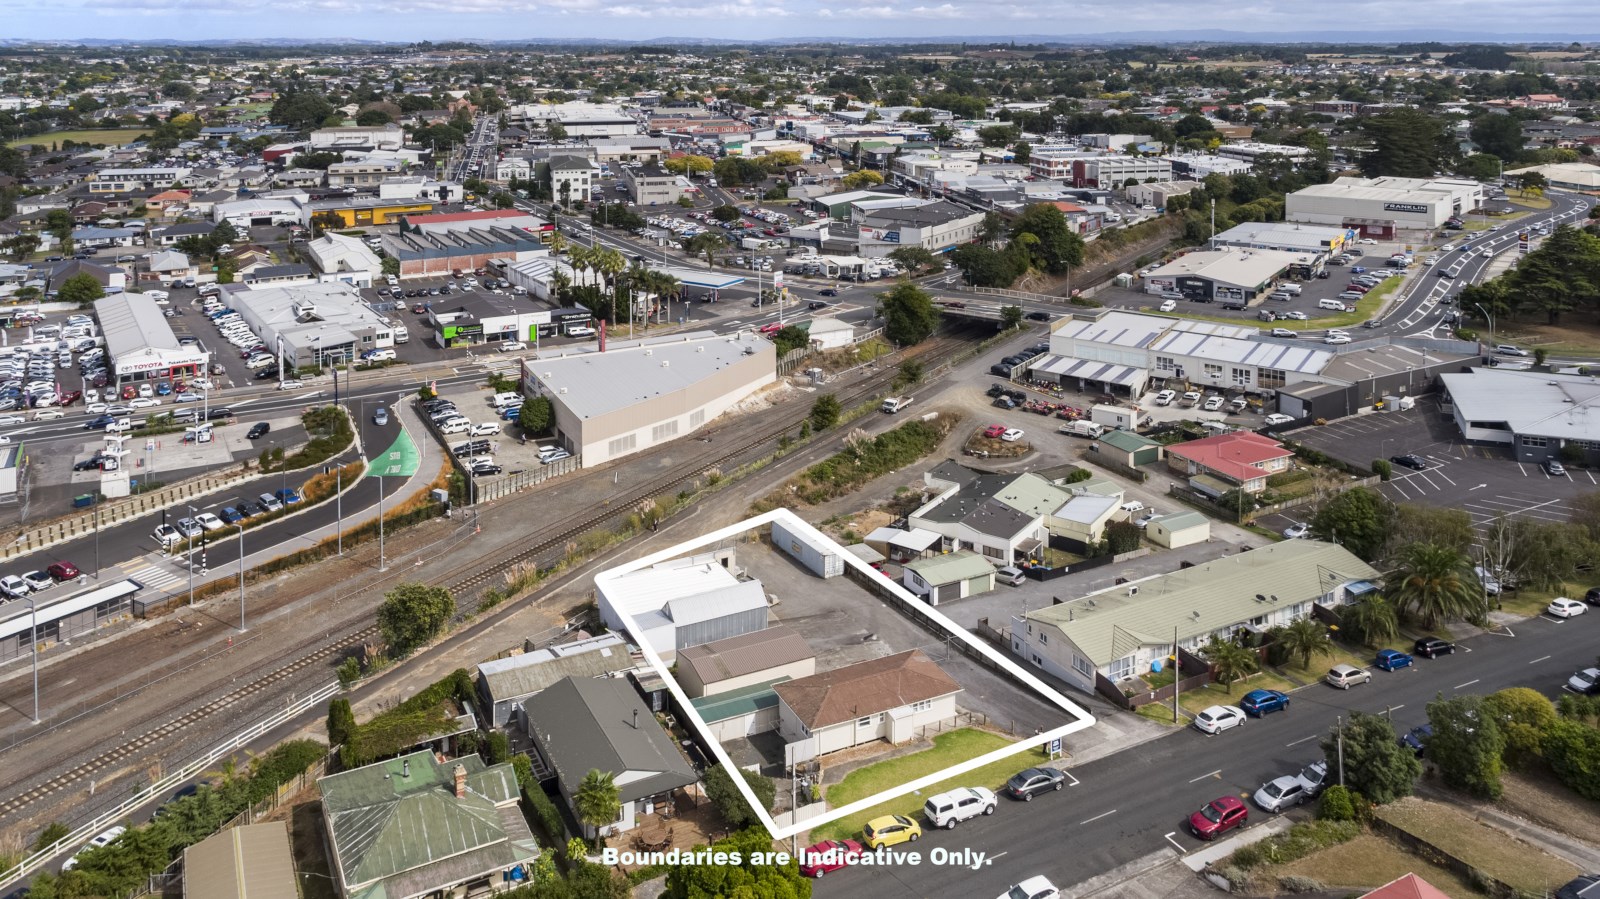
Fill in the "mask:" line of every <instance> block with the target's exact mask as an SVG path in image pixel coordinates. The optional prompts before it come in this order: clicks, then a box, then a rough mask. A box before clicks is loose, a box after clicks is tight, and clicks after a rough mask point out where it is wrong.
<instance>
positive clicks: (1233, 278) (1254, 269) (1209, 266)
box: [1144, 249, 1323, 303]
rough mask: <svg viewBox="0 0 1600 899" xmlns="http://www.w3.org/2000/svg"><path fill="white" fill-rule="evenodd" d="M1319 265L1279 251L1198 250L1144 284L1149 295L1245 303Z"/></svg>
mask: <svg viewBox="0 0 1600 899" xmlns="http://www.w3.org/2000/svg"><path fill="white" fill-rule="evenodd" d="M1322 261H1323V260H1322V259H1321V258H1319V257H1318V256H1316V255H1314V254H1309V253H1285V252H1282V251H1280V250H1237V249H1226V250H1199V251H1196V252H1193V253H1188V254H1185V255H1183V256H1179V257H1178V258H1177V259H1174V260H1172V261H1171V262H1168V263H1167V264H1166V265H1162V266H1158V267H1157V268H1155V269H1154V270H1152V271H1150V272H1147V273H1146V274H1145V276H1144V284H1145V290H1146V291H1147V292H1149V293H1162V292H1164V291H1174V290H1175V291H1177V292H1179V293H1181V294H1183V295H1184V297H1185V298H1187V299H1191V300H1214V301H1218V302H1223V303H1248V302H1250V301H1251V300H1253V299H1255V298H1256V296H1258V295H1260V294H1265V293H1268V292H1270V291H1271V290H1272V287H1273V285H1274V284H1276V283H1277V282H1278V280H1279V279H1281V278H1284V277H1287V276H1288V275H1289V274H1290V273H1291V271H1294V270H1295V269H1298V271H1296V272H1295V274H1297V275H1298V276H1299V277H1301V278H1306V277H1314V276H1315V272H1316V271H1317V270H1319V269H1321V268H1322Z"/></svg>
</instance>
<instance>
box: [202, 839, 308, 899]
mask: <svg viewBox="0 0 1600 899" xmlns="http://www.w3.org/2000/svg"><path fill="white" fill-rule="evenodd" d="M295 881H296V876H295V867H294V855H293V853H291V852H290V850H289V825H288V823H287V822H284V821H273V822H272V823H270V824H241V825H239V826H238V827H230V828H228V829H227V830H224V831H222V832H221V833H217V834H213V835H211V836H209V837H206V838H205V839H204V840H201V841H200V842H198V843H196V844H194V845H193V846H190V847H188V848H186V849H184V850H183V897H184V899H296V897H298V896H299V895H300V887H299V885H298V884H297V883H296V882H295Z"/></svg>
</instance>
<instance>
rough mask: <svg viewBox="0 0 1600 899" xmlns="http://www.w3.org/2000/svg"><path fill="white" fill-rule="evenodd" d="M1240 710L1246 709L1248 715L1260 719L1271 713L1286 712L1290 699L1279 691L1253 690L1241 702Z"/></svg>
mask: <svg viewBox="0 0 1600 899" xmlns="http://www.w3.org/2000/svg"><path fill="white" fill-rule="evenodd" d="M1239 708H1241V709H1244V713H1245V714H1246V715H1250V716H1252V717H1255V718H1260V717H1263V716H1265V715H1267V714H1268V713H1270V712H1282V711H1286V710H1287V709H1288V708H1289V697H1288V696H1286V695H1285V694H1283V693H1279V692H1278V691H1277V690H1251V691H1250V692H1249V693H1246V694H1244V698H1243V699H1241V700H1239Z"/></svg>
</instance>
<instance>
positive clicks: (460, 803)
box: [317, 750, 539, 899]
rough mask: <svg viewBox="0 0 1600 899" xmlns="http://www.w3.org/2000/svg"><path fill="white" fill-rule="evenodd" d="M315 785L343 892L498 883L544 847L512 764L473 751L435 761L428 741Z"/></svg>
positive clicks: (401, 895)
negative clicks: (525, 810)
mask: <svg viewBox="0 0 1600 899" xmlns="http://www.w3.org/2000/svg"><path fill="white" fill-rule="evenodd" d="M317 787H318V789H320V790H321V792H322V815H323V822H324V824H325V825H326V828H327V834H328V844H329V847H330V849H331V852H330V856H331V858H330V862H331V865H332V867H333V871H334V878H335V883H336V884H337V885H338V887H339V892H340V895H342V896H344V897H346V899H410V897H414V896H423V895H428V894H433V893H437V892H442V891H448V890H451V889H453V888H456V887H465V888H466V889H467V891H468V892H474V891H475V890H476V889H483V888H488V887H494V888H499V887H500V886H501V885H502V884H503V883H504V882H505V877H506V875H508V874H512V873H513V872H515V871H516V870H517V869H519V868H524V866H527V865H530V864H531V863H532V862H533V861H534V860H535V859H536V858H538V856H539V847H538V844H537V843H535V842H534V839H533V834H532V833H531V832H530V831H529V830H528V823H527V821H526V820H525V819H524V818H523V816H522V811H521V809H519V808H518V807H517V798H518V795H519V790H518V787H517V775H516V772H515V771H514V770H513V769H512V767H511V765H510V764H507V763H502V764H499V765H494V766H485V765H484V763H483V760H482V759H480V758H478V757H477V756H475V755H471V756H465V757H463V758H461V759H457V760H454V761H439V760H437V759H436V758H435V756H434V754H433V753H432V752H430V751H428V750H422V751H420V752H413V753H411V754H409V755H404V756H401V757H399V758H395V759H390V760H388V761H385V762H378V763H376V764H372V765H367V766H365V767H362V768H356V769H354V770H351V771H344V772H341V773H339V774H332V775H329V776H327V777H324V778H322V779H321V780H319V781H317ZM522 873H523V874H524V875H526V874H527V873H529V872H527V871H526V870H524V871H523V872H522Z"/></svg>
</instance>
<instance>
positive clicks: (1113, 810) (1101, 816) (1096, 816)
mask: <svg viewBox="0 0 1600 899" xmlns="http://www.w3.org/2000/svg"><path fill="white" fill-rule="evenodd" d="M1116 813H1117V810H1116V809H1112V810H1111V811H1109V812H1106V813H1105V814H1104V815H1095V816H1094V817H1093V818H1090V819H1089V820H1088V821H1079V822H1078V826H1079V827H1082V826H1083V825H1085V824H1092V823H1093V822H1095V821H1098V820H1100V819H1101V818H1104V817H1107V816H1108V815H1115V814H1116ZM1002 854H1003V853H1002ZM999 857H1000V856H998V855H997V856H995V858H999Z"/></svg>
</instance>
